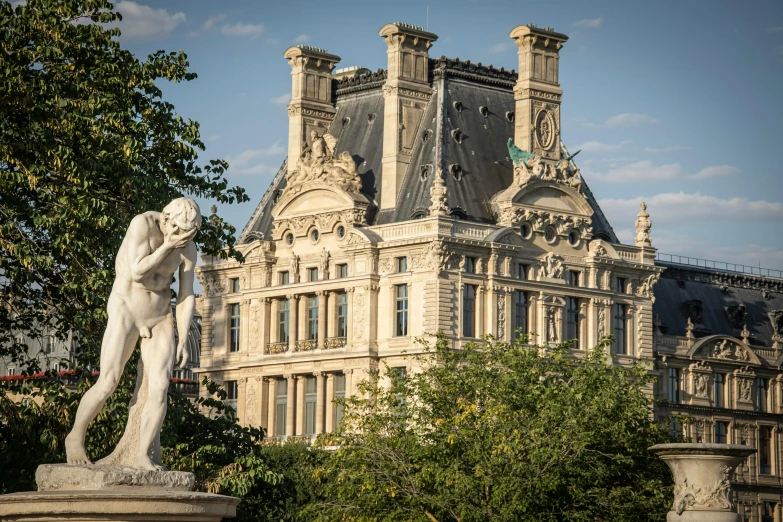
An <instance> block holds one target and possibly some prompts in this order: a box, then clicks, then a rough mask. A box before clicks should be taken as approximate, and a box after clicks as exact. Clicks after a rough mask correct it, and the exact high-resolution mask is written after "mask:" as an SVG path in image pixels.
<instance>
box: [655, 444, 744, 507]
mask: <svg viewBox="0 0 783 522" xmlns="http://www.w3.org/2000/svg"><path fill="white" fill-rule="evenodd" d="M650 451H652V452H653V453H655V454H656V455H658V457H660V458H661V459H662V460H663V461H664V462H666V464H667V465H668V466H669V468H670V469H671V470H672V474H673V475H674V504H673V505H672V508H671V510H670V511H669V513H668V515H667V516H666V520H667V522H740V521H741V518H740V516H739V515H738V514H737V513H736V512H735V511H734V508H735V506H734V503H733V502H732V499H731V497H732V492H731V481H730V480H731V474H732V473H733V472H734V468H736V467H737V466H738V465H739V464H740V463H742V461H744V460H745V459H746V458H747V457H748V456H749V455H752V454H753V453H755V452H756V448H751V447H750V446H741V445H738V444H689V443H677V444H657V445H655V446H653V447H651V448H650Z"/></svg>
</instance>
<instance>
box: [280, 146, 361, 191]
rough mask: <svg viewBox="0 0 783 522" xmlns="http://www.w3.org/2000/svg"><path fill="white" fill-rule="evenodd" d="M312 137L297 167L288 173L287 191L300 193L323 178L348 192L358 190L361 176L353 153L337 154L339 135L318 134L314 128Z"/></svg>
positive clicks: (322, 180)
mask: <svg viewBox="0 0 783 522" xmlns="http://www.w3.org/2000/svg"><path fill="white" fill-rule="evenodd" d="M310 137H311V141H312V144H311V145H310V146H309V147H307V148H305V150H304V151H303V152H302V156H301V159H300V160H299V162H298V163H297V166H296V168H295V169H294V170H292V171H291V172H289V173H288V174H287V175H286V188H285V192H289V191H293V192H298V191H299V190H301V189H302V185H303V184H304V183H307V182H310V181H321V182H324V183H327V184H330V185H333V186H337V187H339V188H341V189H343V190H345V191H346V192H354V193H357V192H359V191H360V190H361V186H362V183H361V178H359V173H358V170H357V168H356V162H355V161H354V160H353V158H352V157H351V154H350V153H348V152H347V151H343V152H341V153H340V155H339V156H337V157H335V155H334V150H335V146H336V145H337V138H335V137H334V136H332V135H331V134H324V135H323V136H319V135H318V133H317V132H316V131H312V132H311V133H310Z"/></svg>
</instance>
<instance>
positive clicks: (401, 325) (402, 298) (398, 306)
mask: <svg viewBox="0 0 783 522" xmlns="http://www.w3.org/2000/svg"><path fill="white" fill-rule="evenodd" d="M395 332H396V335H397V336H406V335H408V285H396V286H395Z"/></svg>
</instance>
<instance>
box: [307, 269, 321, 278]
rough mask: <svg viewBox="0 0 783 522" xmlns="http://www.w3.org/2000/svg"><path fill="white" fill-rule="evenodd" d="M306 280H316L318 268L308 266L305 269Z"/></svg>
mask: <svg viewBox="0 0 783 522" xmlns="http://www.w3.org/2000/svg"><path fill="white" fill-rule="evenodd" d="M307 280H308V281H310V282H315V281H318V268H316V267H313V268H308V269H307Z"/></svg>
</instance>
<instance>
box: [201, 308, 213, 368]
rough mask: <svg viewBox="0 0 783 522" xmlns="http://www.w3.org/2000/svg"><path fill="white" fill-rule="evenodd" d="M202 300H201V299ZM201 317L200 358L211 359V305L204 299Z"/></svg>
mask: <svg viewBox="0 0 783 522" xmlns="http://www.w3.org/2000/svg"><path fill="white" fill-rule="evenodd" d="M202 299H203V298H202ZM202 310H203V312H204V314H203V315H202V317H201V358H202V360H203V359H205V358H210V359H211V358H212V305H211V304H210V303H209V301H207V300H206V299H204V306H203V307H202Z"/></svg>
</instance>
